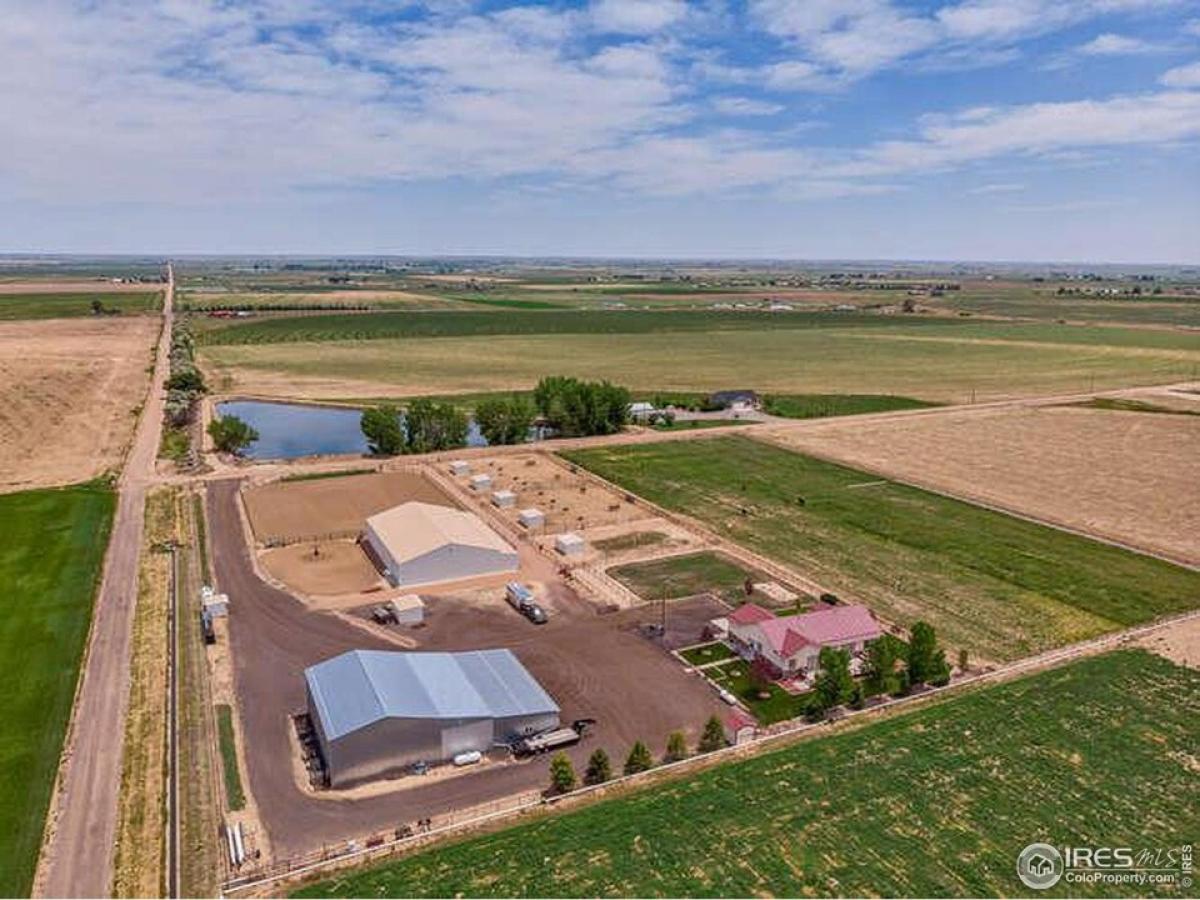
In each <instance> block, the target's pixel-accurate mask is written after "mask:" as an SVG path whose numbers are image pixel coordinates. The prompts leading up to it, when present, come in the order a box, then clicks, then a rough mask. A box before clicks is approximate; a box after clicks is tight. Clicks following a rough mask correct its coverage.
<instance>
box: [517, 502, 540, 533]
mask: <svg viewBox="0 0 1200 900" xmlns="http://www.w3.org/2000/svg"><path fill="white" fill-rule="evenodd" d="M517 521H518V522H520V523H521V524H522V525H524V526H525V527H526V528H541V527H542V526H543V525H545V524H546V514H545V513H544V512H542V511H541V510H540V509H537V508H536V507H533V506H531V507H529V508H528V509H523V510H521V511H520V512H519V513H517Z"/></svg>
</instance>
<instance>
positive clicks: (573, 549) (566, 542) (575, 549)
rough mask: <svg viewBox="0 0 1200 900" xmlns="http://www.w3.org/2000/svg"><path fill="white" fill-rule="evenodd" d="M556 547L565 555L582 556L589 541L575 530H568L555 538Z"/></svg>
mask: <svg viewBox="0 0 1200 900" xmlns="http://www.w3.org/2000/svg"><path fill="white" fill-rule="evenodd" d="M554 549H555V550H557V551H558V552H559V553H561V554H562V555H563V556H580V555H581V554H582V553H583V551H584V550H586V549H587V542H586V541H584V539H583V538H581V537H580V536H579V535H577V534H576V533H575V532H573V531H567V532H564V533H563V534H560V535H559V536H558V537H556V538H555V539H554Z"/></svg>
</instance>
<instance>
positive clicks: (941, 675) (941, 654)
mask: <svg viewBox="0 0 1200 900" xmlns="http://www.w3.org/2000/svg"><path fill="white" fill-rule="evenodd" d="M929 683H930V684H932V685H933V686H934V687H942V686H943V685H947V684H949V683H950V663H948V662H947V661H946V651H945V650H943V649H942V648H941V647H939V648H938V650H937V652H936V653H934V654H933V664H932V665H931V666H930V669H929Z"/></svg>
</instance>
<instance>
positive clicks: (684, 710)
mask: <svg viewBox="0 0 1200 900" xmlns="http://www.w3.org/2000/svg"><path fill="white" fill-rule="evenodd" d="M341 480H342V479H334V482H337V481H341ZM237 497H238V484H237V482H236V481H222V482H216V483H213V484H212V485H211V486H210V488H209V496H208V517H209V525H210V534H211V536H212V549H213V554H212V562H213V568H214V571H215V573H216V577H217V584H218V586H219V587H220V589H221V590H222V591H225V592H227V593H228V594H229V595H230V597H231V599H232V602H231V604H230V613H229V626H230V640H231V642H232V643H231V646H232V651H233V668H234V681H235V690H236V695H237V701H238V713H237V714H238V716H239V717H240V721H241V724H242V733H243V734H244V735H245V745H246V751H247V764H248V765H247V769H248V771H247V775H248V781H249V783H248V787H249V790H250V792H251V793H252V794H253V797H254V801H255V803H256V805H257V808H258V810H259V813H260V815H261V818H262V821H263V824H264V826H265V827H266V829H267V831H268V832H269V834H270V838H271V846H272V847H273V848H274V850H275V852H276V854H277V855H279V856H289V855H292V854H295V853H299V852H303V851H307V850H312V849H314V848H317V847H320V846H322V845H323V844H332V843H335V842H337V841H340V840H344V839H347V838H361V837H363V836H364V835H366V834H369V833H372V832H377V831H380V830H383V829H390V828H394V827H396V826H398V825H401V824H405V823H412V822H415V821H416V820H417V819H419V818H422V817H424V816H438V815H441V814H443V813H446V812H449V811H453V810H457V809H462V808H465V807H472V806H476V805H479V804H482V803H487V802H490V801H492V800H496V799H499V798H502V797H505V796H508V795H510V794H513V793H517V792H521V791H527V790H530V789H538V788H541V787H543V786H545V785H546V784H547V782H548V772H547V760H546V759H545V758H535V759H533V760H532V761H530V762H528V763H519V764H513V765H503V766H496V767H485V768H482V769H479V770H476V771H475V772H472V773H470V774H463V775H461V776H458V777H454V778H449V779H445V780H431V781H430V782H429V783H428V784H417V785H415V786H411V787H406V788H405V789H403V790H399V791H395V792H392V793H390V794H386V793H385V794H380V795H377V796H371V797H364V798H361V799H356V800H354V801H353V802H347V801H346V800H338V799H334V798H333V797H332V796H330V795H325V796H317V795H313V794H311V793H308V792H306V791H304V790H302V789H301V788H300V787H299V786H298V785H297V783H296V779H295V777H294V774H293V767H292V766H291V765H289V764H288V762H287V761H288V759H289V756H290V754H291V753H292V750H291V744H290V742H289V737H288V729H289V728H290V723H289V721H288V716H289V714H291V713H295V712H298V711H300V710H302V709H303V708H304V703H305V700H304V682H303V671H304V668H305V667H306V666H309V665H312V664H313V663H316V662H319V661H321V660H323V659H327V658H328V657H330V656H334V655H336V654H338V653H342V652H344V651H346V650H350V649H355V648H361V649H380V650H387V649H393V650H396V649H405V648H404V646H402V645H400V644H399V643H396V644H393V643H391V642H389V641H387V640H386V639H385V638H383V637H382V636H376V635H374V634H372V633H369V632H367V631H365V630H363V629H361V628H358V627H356V626H355V625H354V624H352V623H350V622H349V621H347V620H346V619H344V618H341V617H338V616H336V615H333V614H330V613H327V612H320V611H316V610H312V609H310V608H308V607H307V606H305V604H303V603H301V602H300V601H299V600H296V599H295V598H293V597H291V596H289V595H288V594H286V593H284V592H283V591H280V590H277V589H275V588H273V587H271V586H269V585H267V584H264V583H263V582H262V581H261V580H260V579H259V578H258V577H257V576H256V575H255V573H254V569H253V567H252V565H251V562H250V556H249V552H250V551H249V548H248V547H247V545H246V541H245V539H244V536H243V529H242V523H241V518H240V516H239V514H238V508H237ZM545 601H546V602H545V605H546V607H547V609H548V610H549V612H550V617H551V618H550V622H549V624H547V625H544V626H540V627H539V626H535V625H532V624H531V623H529V622H527V621H526V620H525V619H523V618H522V617H521V616H519V615H518V614H517V613H515V612H514V611H513V610H511V609H510V608H509V607H508V606H507V605H506V604H505V603H504V602H503V600H502V599H501V598H500V596H499V592H498V591H497V598H496V603H495V605H494V607H491V606H486V605H485V606H481V605H480V604H479V603H478V602H468V601H465V600H458V599H456V598H453V597H438V598H434V599H433V600H431V601H430V602H429V604H428V606H427V609H426V622H427V624H426V626H425V627H423V628H421V629H418V630H411V629H406V630H404V631H403V632H402V633H403V634H404V635H405V636H407V637H412V638H415V639H417V640H418V641H419V644H420V649H422V650H466V649H483V648H492V647H508V648H510V649H511V650H512V651H513V652H514V653H516V655H517V656H518V657H519V658H520V660H521V662H522V663H523V664H524V665H525V666H526V667H527V668H528V669H529V671H530V672H531V673H532V674H533V675H534V677H536V678H537V679H538V681H539V682H541V684H542V685H543V686H544V687H545V688H546V690H547V691H548V692H549V693H550V695H551V696H552V697H554V699H555V700H556V701H557V702H558V704H559V706H560V707H561V708H562V718H563V720H564V721H567V722H569V721H571V720H573V719H576V718H579V717H583V716H590V717H595V718H596V719H597V720H598V725H597V727H596V728H595V729H594V731H592V732H591V733H589V735H588V737H587V738H585V740H584V741H583V742H582V743H580V744H579V745H577V746H576V747H574V748H573V749H572V750H571V751H570V756H571V757H572V759H573V761H574V763H575V766H576V769H577V771H580V772H582V771H583V768H584V764H585V763H586V759H587V756H588V755H589V754H590V753H591V752H592V750H593V749H595V748H596V747H599V746H603V747H604V748H606V749H607V750H608V752H609V754H610V755H611V756H612V758H613V760H614V765H615V766H616V767H619V766H620V765H621V763H622V762H623V761H624V757H625V755H626V754H627V753H628V751H629V748H630V747H631V746H632V744H633V742H634V741H635V740H638V739H642V740H645V741H646V742H647V744H648V745H649V746H650V748H651V750H652V751H653V752H654V753H655V754H656V755H658V754H661V753H662V751H663V747H664V745H665V743H666V738H667V735H668V733H669V732H670V731H671V730H673V729H676V728H678V729H682V730H684V731H685V732H687V734H688V740H689V743H694V742H695V740H696V739H697V737H698V735H699V731H700V729H701V728H702V727H703V725H704V722H705V721H706V720H707V718H708V717H709V716H710V715H713V714H721V713H722V712H723V711H724V710H725V707H724V705H723V704H722V703H721V702H720V701H719V700H718V699H717V697H716V694H715V693H714V692H713V691H712V690H711V689H710V688H709V687H707V686H706V684H705V683H704V681H703V680H702V679H700V678H698V677H695V676H692V675H688V674H687V673H686V671H685V669H684V667H683V666H682V665H680V664H679V663H678V662H677V661H675V660H674V659H672V658H671V657H670V656H669V655H668V654H667V653H666V652H664V651H663V650H662V649H660V648H659V647H657V646H655V645H654V644H652V643H651V642H650V641H648V640H647V639H645V638H643V637H641V636H640V635H639V634H638V633H636V630H635V628H634V624H635V621H634V618H633V616H634V614H623V615H621V616H604V615H600V614H598V613H597V612H596V610H595V609H593V607H592V606H590V605H589V604H588V603H586V602H585V601H583V600H581V599H580V598H579V597H578V596H577V595H576V594H575V593H574V592H573V591H571V590H570V589H569V588H567V587H565V586H564V585H562V584H559V583H555V584H551V585H548V586H547V591H546V597H545ZM644 615H645V616H646V617H647V618H648V619H649V620H651V621H654V620H656V619H657V615H658V610H657V609H649V610H647V611H646V612H645V613H644Z"/></svg>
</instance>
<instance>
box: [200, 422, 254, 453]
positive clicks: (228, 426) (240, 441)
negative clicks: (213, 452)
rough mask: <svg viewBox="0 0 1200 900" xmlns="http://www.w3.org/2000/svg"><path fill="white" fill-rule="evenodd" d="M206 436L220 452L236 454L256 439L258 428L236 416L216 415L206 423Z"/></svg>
mask: <svg viewBox="0 0 1200 900" xmlns="http://www.w3.org/2000/svg"><path fill="white" fill-rule="evenodd" d="M208 436H209V437H210V438H212V442H213V446H214V447H216V448H217V449H218V450H220V451H221V452H222V453H233V454H235V455H236V454H238V453H241V452H242V451H243V450H245V449H246V448H247V447H249V446H250V445H251V444H253V443H254V442H255V441H257V440H258V436H259V435H258V430H257V429H256V428H255V427H254V426H253V425H251V424H250V423H249V422H246V421H244V420H243V419H239V418H238V417H237V416H217V417H216V418H214V419H213V420H212V421H211V422H209V423H208Z"/></svg>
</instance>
